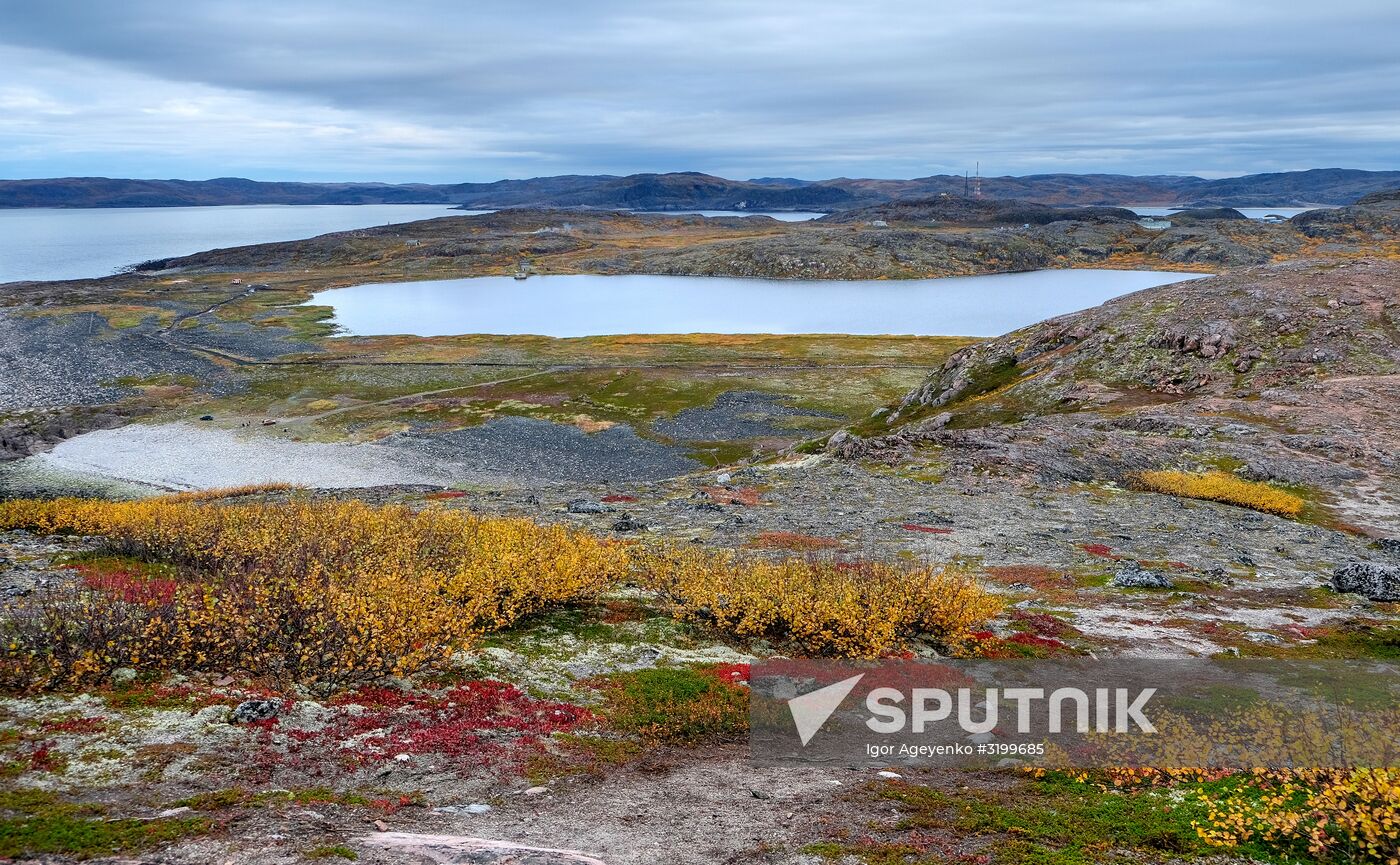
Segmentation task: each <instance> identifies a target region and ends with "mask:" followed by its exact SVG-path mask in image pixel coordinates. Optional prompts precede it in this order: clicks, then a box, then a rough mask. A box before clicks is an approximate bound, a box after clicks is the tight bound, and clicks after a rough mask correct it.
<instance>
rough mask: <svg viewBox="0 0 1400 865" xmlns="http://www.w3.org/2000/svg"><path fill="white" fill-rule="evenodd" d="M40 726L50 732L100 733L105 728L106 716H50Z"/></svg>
mask: <svg viewBox="0 0 1400 865" xmlns="http://www.w3.org/2000/svg"><path fill="white" fill-rule="evenodd" d="M39 726H40V728H41V729H43V730H44V731H45V732H50V733H101V732H102V731H103V730H106V729H107V719H106V718H51V719H49V720H47V721H44V722H43V723H41V724H40V725H39Z"/></svg>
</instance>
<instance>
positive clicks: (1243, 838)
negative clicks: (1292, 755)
mask: <svg viewBox="0 0 1400 865" xmlns="http://www.w3.org/2000/svg"><path fill="white" fill-rule="evenodd" d="M1244 777H1245V778H1246V779H1247V781H1248V788H1249V789H1247V790H1245V791H1243V792H1241V791H1234V792H1233V793H1231V794H1227V795H1219V794H1211V793H1203V794H1202V795H1201V801H1202V803H1203V804H1204V805H1205V806H1206V808H1207V809H1208V810H1207V814H1206V817H1205V819H1204V820H1200V821H1198V822H1197V825H1196V831H1197V832H1199V833H1200V835H1201V838H1202V839H1203V840H1204V841H1205V842H1206V843H1207V844H1210V845H1211V846H1214V847H1223V848H1240V847H1246V846H1251V845H1253V846H1259V847H1263V848H1265V849H1267V850H1270V851H1272V852H1275V853H1282V854H1285V855H1291V856H1299V857H1309V858H1315V859H1317V860H1321V861H1336V862H1374V863H1384V865H1397V863H1400V769H1394V768H1391V769H1292V770H1274V771H1259V772H1255V773H1253V774H1252V775H1251V776H1244Z"/></svg>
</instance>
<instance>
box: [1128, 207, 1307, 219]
mask: <svg viewBox="0 0 1400 865" xmlns="http://www.w3.org/2000/svg"><path fill="white" fill-rule="evenodd" d="M1128 209H1129V210H1131V211H1132V212H1133V213H1136V214H1137V215H1138V216H1167V217H1170V216H1171V215H1172V214H1173V213H1176V212H1177V211H1179V210H1181V208H1180V207H1129V208H1128ZM1234 209H1235V210H1238V211H1239V212H1240V213H1243V214H1244V215H1245V216H1248V217H1249V218H1250V219H1265V218H1266V217H1270V216H1282V217H1283V218H1284V219H1289V218H1291V217H1294V216H1297V215H1298V214H1300V213H1307V212H1308V211H1309V210H1317V208H1316V207H1236V208H1234Z"/></svg>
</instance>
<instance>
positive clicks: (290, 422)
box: [278, 366, 571, 427]
mask: <svg viewBox="0 0 1400 865" xmlns="http://www.w3.org/2000/svg"><path fill="white" fill-rule="evenodd" d="M568 369H571V367H567V366H552V367H549V368H547V369H537V370H535V371H534V372H530V373H526V374H524V375H513V376H509V377H507V378H498V379H492V380H491V381H479V382H475V383H473V384H464V385H457V386H455V387H443V388H438V389H437V390H423V391H418V392H417V393H407V394H403V395H401V396H393V397H389V398H388V399H381V400H376V401H374V402H361V403H355V404H354V405H347V406H341V407H339V408H333V409H331V410H330V411H323V412H320V413H319V414H310V415H302V416H300V417H294V418H288V419H287V420H281V421H278V425H279V426H282V427H289V426H294V425H297V424H303V425H304V424H308V423H315V422H316V421H319V420H323V419H325V418H328V417H333V416H335V415H338V414H344V413H345V412H349V411H355V410H356V409H362V408H371V407H373V406H380V405H393V404H394V403H398V402H408V401H410V400H415V399H420V398H422V397H425V396H437V395H438V394H444V393H453V392H455V391H459V390H475V389H477V388H482V387H491V386H493V385H498V384H506V383H508V382H512V381H522V380H524V379H527V378H534V377H535V376H537V375H545V374H546V373H551V372H562V371H564V370H568Z"/></svg>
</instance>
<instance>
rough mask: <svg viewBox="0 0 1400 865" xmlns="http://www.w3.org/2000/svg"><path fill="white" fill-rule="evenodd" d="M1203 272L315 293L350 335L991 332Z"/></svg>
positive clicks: (515, 284) (632, 280)
mask: <svg viewBox="0 0 1400 865" xmlns="http://www.w3.org/2000/svg"><path fill="white" fill-rule="evenodd" d="M1204 275H1205V274H1192V273H1169V272H1161V271H1142V270H1041V271H1034V272H1030V273H1002V274H990V275H986V276H959V277H947V278H943V279H901V280H777V279H737V278H730V277H710V276H596V275H560V276H532V277H530V278H529V279H527V280H516V279H512V278H511V277H508V276H482V277H475V278H470V279H444V280H432V281H426V282H395V283H370V284H366V285H356V286H350V287H348V288H336V289H330V290H327V291H322V292H319V293H317V294H316V295H315V296H313V297H312V299H311V300H310V301H309V304H313V305H320V306H330V307H333V308H334V309H335V318H334V323H335V324H337V325H339V326H340V327H341V328H343V329H344V332H345V333H346V334H347V335H354V336H375V335H386V334H410V335H415V336H448V335H456V334H473V333H482V334H537V335H541V336H555V337H576V336H598V335H605V334H628V333H850V334H916V335H927V336H998V335H1000V334H1003V333H1006V332H1007V331H1011V330H1015V329H1016V328H1019V327H1024V326H1026V325H1028V324H1034V323H1035V322H1038V321H1041V320H1043V319H1046V318H1051V317H1053V316H1056V315H1062V314H1064V313H1067V312H1074V311H1076V310H1080V309H1085V308H1087V307H1091V306H1097V305H1098V304H1100V303H1103V302H1104V301H1106V300H1109V299H1111V298H1114V297H1118V296H1119V295H1123V294H1127V293H1129V292H1133V291H1138V290H1140V289H1144V288H1150V287H1152V286H1154V285H1165V284H1167V283H1171V282H1180V281H1182V280H1185V279H1193V278H1197V277H1201V276H1204Z"/></svg>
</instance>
